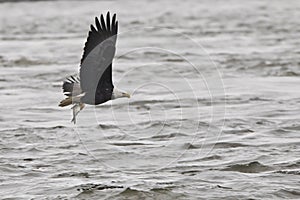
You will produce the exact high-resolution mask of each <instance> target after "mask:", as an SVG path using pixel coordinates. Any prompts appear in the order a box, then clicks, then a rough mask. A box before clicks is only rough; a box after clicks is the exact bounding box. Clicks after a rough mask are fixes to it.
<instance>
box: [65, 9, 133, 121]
mask: <svg viewBox="0 0 300 200" xmlns="http://www.w3.org/2000/svg"><path fill="white" fill-rule="evenodd" d="M110 18H111V17H110V13H109V12H108V13H107V14H106V20H105V18H104V16H103V14H101V16H100V18H98V17H95V26H94V25H92V24H91V26H90V29H91V30H90V31H89V33H88V38H87V41H86V43H85V47H84V50H83V56H82V59H81V62H80V70H79V77H77V76H70V77H68V78H67V79H66V80H65V81H64V82H63V85H62V88H63V93H64V94H65V95H66V96H67V97H66V98H65V99H64V100H62V101H61V102H60V103H59V106H61V107H64V106H68V105H73V106H72V110H73V118H72V122H74V123H76V116H77V114H78V113H79V112H80V111H81V110H82V109H83V108H84V106H85V104H90V105H98V104H102V103H105V102H107V101H109V100H113V99H117V98H121V97H128V98H129V97H130V95H129V94H128V93H126V92H122V91H120V90H117V89H116V88H115V87H114V85H113V82H112V60H113V58H114V55H115V51H116V41H117V34H118V21H116V14H114V15H113V16H112V20H111V19H110Z"/></svg>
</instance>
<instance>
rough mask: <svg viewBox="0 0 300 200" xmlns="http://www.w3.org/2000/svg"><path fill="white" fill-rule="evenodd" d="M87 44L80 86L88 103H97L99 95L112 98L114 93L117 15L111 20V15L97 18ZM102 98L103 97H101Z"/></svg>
mask: <svg viewBox="0 0 300 200" xmlns="http://www.w3.org/2000/svg"><path fill="white" fill-rule="evenodd" d="M95 24H96V28H95V26H93V25H91V30H90V31H89V34H88V38H87V41H86V43H85V47H84V52H83V56H82V59H81V66H80V86H81V89H82V92H85V96H86V97H85V98H86V100H87V99H89V100H88V101H97V99H95V98H97V95H99V94H101V95H104V96H103V98H110V97H111V93H112V91H113V87H114V86H113V83H112V60H113V57H114V55H115V49H116V48H115V46H116V40H117V33H118V22H117V21H116V14H114V15H113V17H112V20H110V13H109V12H108V13H107V15H106V20H105V19H104V16H103V15H101V16H100V21H99V19H98V18H97V17H96V18H95ZM101 98H102V97H101Z"/></svg>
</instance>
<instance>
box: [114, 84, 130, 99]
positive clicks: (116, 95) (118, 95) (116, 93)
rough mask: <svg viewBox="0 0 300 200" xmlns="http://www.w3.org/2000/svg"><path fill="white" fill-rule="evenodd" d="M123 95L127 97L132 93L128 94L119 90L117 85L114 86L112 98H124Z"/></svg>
mask: <svg viewBox="0 0 300 200" xmlns="http://www.w3.org/2000/svg"><path fill="white" fill-rule="evenodd" d="M123 97H127V98H130V94H128V93H127V92H124V91H121V90H118V89H117V88H116V87H114V90H113V93H112V95H111V99H112V100H113V99H118V98H123Z"/></svg>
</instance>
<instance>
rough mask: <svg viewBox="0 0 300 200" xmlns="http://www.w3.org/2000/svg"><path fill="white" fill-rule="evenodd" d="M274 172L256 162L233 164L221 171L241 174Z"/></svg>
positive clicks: (270, 168)
mask: <svg viewBox="0 0 300 200" xmlns="http://www.w3.org/2000/svg"><path fill="white" fill-rule="evenodd" d="M271 170H274V169H273V168H272V167H270V166H267V165H263V164H261V163H260V162H258V161H253V162H250V163H246V164H234V165H229V166H227V167H226V168H224V169H222V171H236V172H242V173H259V172H265V171H271Z"/></svg>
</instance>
